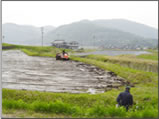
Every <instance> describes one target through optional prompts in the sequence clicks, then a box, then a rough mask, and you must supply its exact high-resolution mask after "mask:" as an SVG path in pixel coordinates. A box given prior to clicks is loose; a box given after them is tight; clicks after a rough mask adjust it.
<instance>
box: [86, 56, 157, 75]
mask: <svg viewBox="0 0 159 119" xmlns="http://www.w3.org/2000/svg"><path fill="white" fill-rule="evenodd" d="M141 56H142V55H139V56H134V55H127V56H126V55H125V56H124V55H122V56H105V55H89V56H87V58H89V59H95V60H98V61H102V62H108V63H113V64H119V65H121V66H124V67H129V68H133V69H139V70H144V71H147V72H158V61H157V60H147V59H141V58H140V57H141ZM145 56H146V55H145ZM148 56H149V57H151V56H150V54H149V55H148ZM153 56H154V57H155V56H156V55H153ZM138 57H139V58H138Z"/></svg>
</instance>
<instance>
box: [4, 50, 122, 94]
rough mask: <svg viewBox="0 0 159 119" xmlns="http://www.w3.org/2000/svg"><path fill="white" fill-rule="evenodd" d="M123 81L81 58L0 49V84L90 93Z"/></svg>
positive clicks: (117, 84)
mask: <svg viewBox="0 0 159 119" xmlns="http://www.w3.org/2000/svg"><path fill="white" fill-rule="evenodd" d="M123 84H125V81H124V79H123V78H121V77H119V76H117V75H116V74H115V73H113V72H110V71H105V70H102V69H100V68H98V67H95V66H92V65H88V64H84V63H81V62H75V61H71V60H69V61H61V60H56V59H55V58H49V57H37V56H28V55H26V54H25V53H23V52H21V51H20V50H8V51H3V52H2V88H9V89H22V90H37V91H50V92H69V93H92V94H93V93H102V92H105V91H107V90H110V89H111V88H118V87H120V86H121V85H123Z"/></svg>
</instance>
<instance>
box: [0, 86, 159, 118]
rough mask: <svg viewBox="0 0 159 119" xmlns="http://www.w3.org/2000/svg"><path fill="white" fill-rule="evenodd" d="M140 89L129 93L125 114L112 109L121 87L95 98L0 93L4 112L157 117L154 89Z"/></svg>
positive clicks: (58, 94) (74, 115) (8, 90)
mask: <svg viewBox="0 0 159 119" xmlns="http://www.w3.org/2000/svg"><path fill="white" fill-rule="evenodd" d="M142 88H144V87H136V88H135V87H134V88H132V89H131V93H132V94H133V95H134V105H133V107H132V108H130V110H129V112H126V110H125V108H123V107H121V108H115V104H116V101H115V100H116V97H117V95H118V94H119V93H120V91H122V90H123V88H122V87H121V88H120V89H113V90H111V91H108V92H105V93H103V94H95V95H90V94H69V93H49V92H37V91H23V90H11V89H3V100H2V106H3V109H5V110H8V111H9V110H17V111H18V110H23V111H24V112H27V111H32V112H34V113H42V114H46V113H47V114H50V115H51V114H55V115H58V114H59V115H63V116H71V117H90V118H91V117H157V115H158V113H156V112H157V111H158V96H157V88H153V89H151V88H148V89H147V90H142ZM145 88H146V87H145ZM152 91H153V92H154V93H153V94H152V93H151V92H152ZM6 92H8V94H7V95H6ZM19 97H21V98H20V99H19ZM42 97H43V98H42ZM108 102H109V103H108ZM136 106H138V108H136ZM148 109H151V110H148ZM6 112H7V111H6Z"/></svg>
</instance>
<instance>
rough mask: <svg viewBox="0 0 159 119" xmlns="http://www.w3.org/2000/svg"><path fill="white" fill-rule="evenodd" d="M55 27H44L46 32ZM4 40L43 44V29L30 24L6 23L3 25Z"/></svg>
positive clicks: (25, 43)
mask: <svg viewBox="0 0 159 119" xmlns="http://www.w3.org/2000/svg"><path fill="white" fill-rule="evenodd" d="M53 29H55V27H52V26H46V27H44V33H47V32H49V31H51V30H53ZM2 34H3V36H4V39H3V40H2V42H5V43H11V44H20V45H41V42H39V40H41V29H40V27H34V26H30V25H17V24H13V23H6V24H3V25H2Z"/></svg>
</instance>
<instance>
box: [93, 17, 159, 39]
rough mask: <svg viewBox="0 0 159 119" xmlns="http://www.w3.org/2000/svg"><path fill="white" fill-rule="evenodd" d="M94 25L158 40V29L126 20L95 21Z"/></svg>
mask: <svg viewBox="0 0 159 119" xmlns="http://www.w3.org/2000/svg"><path fill="white" fill-rule="evenodd" d="M92 22H93V23H95V24H97V25H99V26H102V27H107V28H114V29H118V30H122V31H125V32H130V33H132V34H136V35H138V36H141V37H144V38H152V39H158V29H155V28H153V27H150V26H147V25H144V24H141V23H137V22H134V21H129V20H125V19H112V20H94V21H92Z"/></svg>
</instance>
